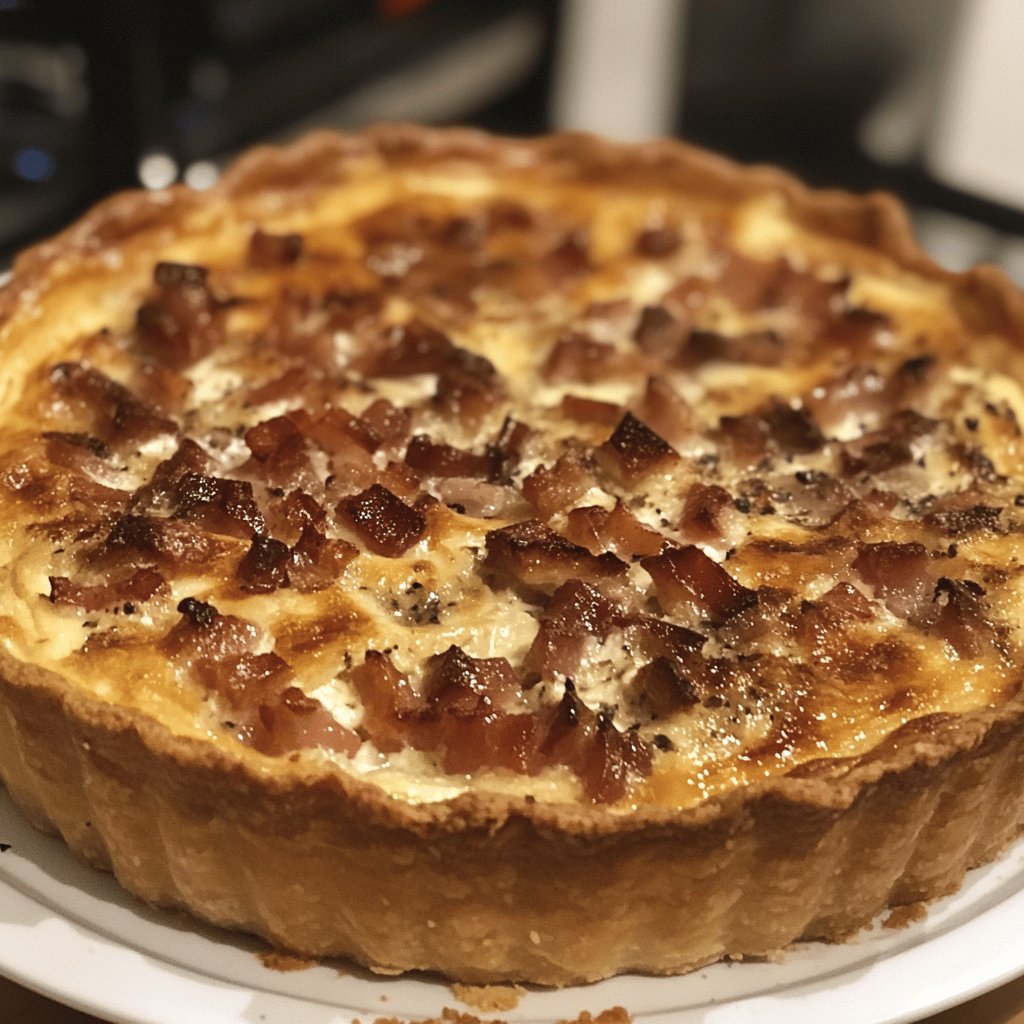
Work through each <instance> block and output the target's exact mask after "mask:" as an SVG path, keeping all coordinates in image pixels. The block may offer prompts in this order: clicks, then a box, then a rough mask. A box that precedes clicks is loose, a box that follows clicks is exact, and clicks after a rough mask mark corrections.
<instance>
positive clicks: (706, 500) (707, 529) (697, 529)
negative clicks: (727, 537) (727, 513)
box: [679, 481, 732, 541]
mask: <svg viewBox="0 0 1024 1024" xmlns="http://www.w3.org/2000/svg"><path fill="white" fill-rule="evenodd" d="M731 504H732V495H731V494H730V493H729V492H728V491H727V490H726V489H725V488H724V487H719V486H718V484H702V483H700V482H699V481H698V482H697V483H694V484H691V485H690V487H689V489H688V490H687V492H686V500H685V501H684V502H683V514H682V516H680V518H679V530H680V532H682V533H683V535H684V536H686V537H688V538H690V539H691V540H703V541H714V540H721V539H722V523H721V521H720V518H719V516H720V513H721V512H722V510H723V509H725V508H728V507H729V506H730V505H731Z"/></svg>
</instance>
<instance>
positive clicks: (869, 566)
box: [852, 541, 933, 619]
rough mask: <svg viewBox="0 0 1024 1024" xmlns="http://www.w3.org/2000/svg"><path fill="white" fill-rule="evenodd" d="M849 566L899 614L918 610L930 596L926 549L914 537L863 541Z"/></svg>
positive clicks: (910, 615) (907, 617)
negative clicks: (899, 539)
mask: <svg viewBox="0 0 1024 1024" xmlns="http://www.w3.org/2000/svg"><path fill="white" fill-rule="evenodd" d="M852 567H853V570H854V572H856V573H857V574H858V575H859V576H860V577H861V579H862V580H864V582H865V583H867V584H868V585H869V586H870V587H871V588H872V590H873V592H874V595H875V597H877V598H878V599H879V600H880V601H882V602H883V603H884V604H885V606H886V607H887V608H888V609H889V611H891V612H892V613H893V615H898V616H899V617H900V618H903V619H910V618H911V617H912V616H914V615H916V614H920V610H921V608H922V607H923V605H924V603H925V602H926V601H927V600H928V599H929V598H930V596H931V593H932V589H933V586H932V579H931V574H930V563H929V558H928V552H927V550H926V549H925V546H924V545H923V544H919V543H917V542H916V541H912V542H910V543H898V542H896V541H883V542H882V543H879V544H863V545H862V546H861V549H860V553H859V554H858V555H857V557H856V558H855V559H854V561H853V565H852Z"/></svg>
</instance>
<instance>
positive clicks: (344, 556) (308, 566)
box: [288, 523, 359, 594]
mask: <svg viewBox="0 0 1024 1024" xmlns="http://www.w3.org/2000/svg"><path fill="white" fill-rule="evenodd" d="M358 554H359V550H358V548H356V546H355V545H354V544H349V543H348V541H344V540H331V539H329V538H327V537H325V536H324V535H323V534H322V533H321V532H320V531H319V530H318V529H317V528H316V527H315V526H313V524H312V523H307V524H306V525H305V526H304V527H303V528H302V534H301V536H300V537H299V539H298V540H297V541H296V542H295V544H294V545H293V546H292V548H291V552H290V559H289V564H288V581H289V583H290V584H291V585H292V586H293V587H294V588H295V589H296V590H297V591H299V593H301V594H308V593H312V592H313V591H316V590H323V589H324V588H325V587H329V586H330V585H331V584H332V583H333V582H334V581H335V580H336V579H337V578H338V577H339V576H340V575H341V573H342V571H343V570H344V568H345V566H346V565H348V563H349V562H351V561H352V560H353V559H354V558H355V557H356V555H358Z"/></svg>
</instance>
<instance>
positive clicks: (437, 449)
mask: <svg viewBox="0 0 1024 1024" xmlns="http://www.w3.org/2000/svg"><path fill="white" fill-rule="evenodd" d="M405 461H406V462H407V463H408V464H409V465H410V466H412V468H413V469H416V470H419V471H420V472H421V473H427V474H429V475H430V476H440V477H450V476H465V477H478V478H480V479H483V480H493V479H494V477H495V473H496V471H497V469H498V461H499V460H498V456H497V453H496V452H493V451H491V452H485V453H484V454H482V455H481V454H477V453H476V452H468V451H465V450H464V449H462V448H455V447H453V446H452V445H450V444H439V443H437V442H434V441H432V440H431V439H430V438H429V437H427V436H426V435H425V434H416V436H415V437H413V439H412V440H411V441H410V442H409V447H408V449H407V451H406V454H405Z"/></svg>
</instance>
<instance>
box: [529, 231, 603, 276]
mask: <svg viewBox="0 0 1024 1024" xmlns="http://www.w3.org/2000/svg"><path fill="white" fill-rule="evenodd" d="M588 243H589V239H588V238H587V235H586V232H585V231H583V230H582V229H579V228H577V229H576V230H574V231H569V232H567V233H566V235H565V237H564V238H563V239H562V240H561V242H559V243H558V244H557V245H556V246H555V247H554V248H553V249H551V250H549V251H548V252H547V253H545V254H544V255H543V256H542V257H541V261H540V263H541V267H542V269H543V271H544V272H545V273H546V274H550V275H551V277H552V278H553V279H554V281H555V283H556V284H557V283H559V282H561V281H562V280H564V279H571V278H574V277H579V276H580V275H581V274H585V273H587V271H588V270H590V269H591V265H590V255H589V253H588V251H587V248H588Z"/></svg>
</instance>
